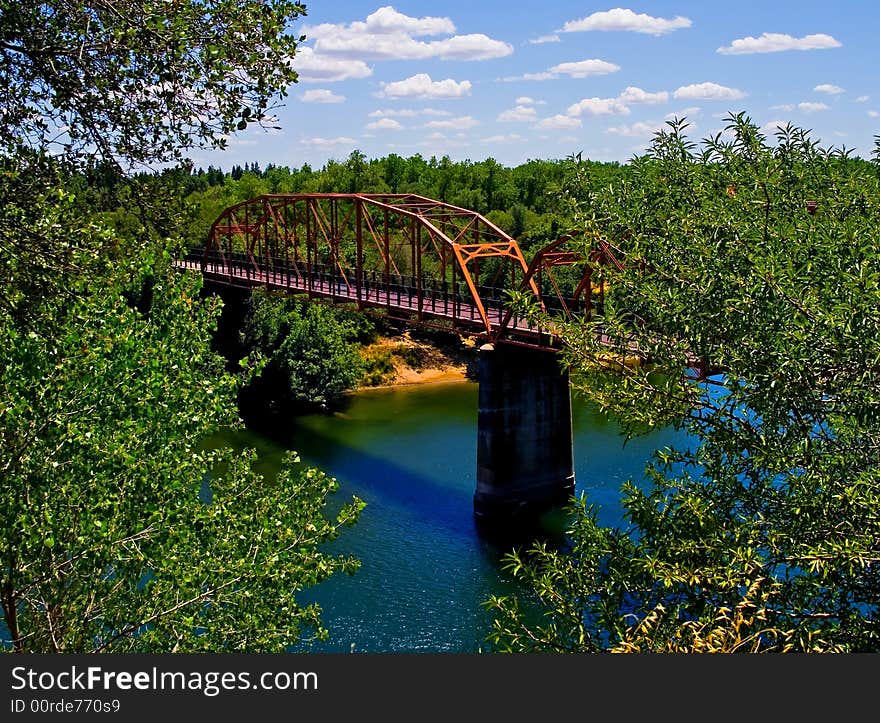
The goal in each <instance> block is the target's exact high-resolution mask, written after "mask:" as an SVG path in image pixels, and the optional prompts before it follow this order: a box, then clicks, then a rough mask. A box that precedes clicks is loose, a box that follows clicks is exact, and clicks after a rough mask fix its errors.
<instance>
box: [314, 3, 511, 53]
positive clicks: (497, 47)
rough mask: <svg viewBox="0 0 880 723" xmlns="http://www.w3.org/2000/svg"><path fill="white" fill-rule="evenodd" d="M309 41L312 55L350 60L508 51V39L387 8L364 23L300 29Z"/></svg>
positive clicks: (321, 25) (433, 18)
mask: <svg viewBox="0 0 880 723" xmlns="http://www.w3.org/2000/svg"><path fill="white" fill-rule="evenodd" d="M303 32H304V33H305V35H306V37H308V38H309V40H312V41H314V49H315V52H316V53H319V54H321V55H324V56H330V57H337V58H348V59H355V60H424V59H426V58H441V59H444V60H487V59H489V58H501V57H504V56H506V55H510V54H511V53H512V52H513V46H511V45H510V44H509V43H505V42H502V41H500V40H495V39H493V38H490V37H488V36H487V35H484V34H482V33H474V34H470V35H453V33H455V25H454V23H453V22H452V20H450V19H449V18H440V17H422V18H414V17H410V16H408V15H404V14H403V13H400V12H398V11H397V10H395V9H394V8H393V7H391V6H386V7H382V8H379V9H378V10H377V11H376V12H374V13H372V14H371V15H368V16H367V19H366V21H361V22H354V23H350V24H348V25H339V24H334V23H322V24H320V25H315V26H313V27H306V28H304V29H303ZM442 35H451V37H448V38H443V39H441V40H427V41H426V40H418V39H417V38H420V37H426V36H442Z"/></svg>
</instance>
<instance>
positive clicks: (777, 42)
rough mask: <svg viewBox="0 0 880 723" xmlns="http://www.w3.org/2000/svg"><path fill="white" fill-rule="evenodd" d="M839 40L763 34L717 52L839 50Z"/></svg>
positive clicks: (821, 35)
mask: <svg viewBox="0 0 880 723" xmlns="http://www.w3.org/2000/svg"><path fill="white" fill-rule="evenodd" d="M840 46H841V43H840V41H839V40H836V39H835V38H833V37H831V36H830V35H825V34H824V33H817V34H815V35H805V36H804V37H802V38H795V37H793V36H791V35H786V34H785V33H763V34H762V35H761V37H760V38H755V37H752V36H751V35H749V36H747V37H745V38H737V39H736V40H734V41H733V42H732V43H731V44H730V45H727V46H722V47H720V48H718V50H717V51H716V52H718V53H721V54H722V55H747V54H750V53H778V52H780V51H783V50H821V49H824V48H839V47H840Z"/></svg>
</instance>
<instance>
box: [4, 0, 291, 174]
mask: <svg viewBox="0 0 880 723" xmlns="http://www.w3.org/2000/svg"><path fill="white" fill-rule="evenodd" d="M0 8H2V12H0V57H2V62H0V87H2V89H3V90H2V94H3V95H2V99H3V102H2V103H0V148H4V149H6V150H7V152H8V151H9V150H10V149H15V148H17V147H18V146H19V145H20V144H21V143H22V142H25V143H26V144H27V145H29V146H30V147H32V148H45V147H49V148H51V149H53V150H54V151H55V152H56V153H57V152H58V151H59V150H60V151H61V152H62V153H63V154H64V155H65V156H67V157H68V158H70V157H74V156H76V157H82V156H90V155H93V154H94V153H97V154H98V155H99V156H100V157H101V158H103V159H104V160H105V161H117V162H118V161H125V162H129V163H150V162H153V161H170V160H175V159H178V158H180V157H181V156H182V154H183V153H184V152H185V151H186V150H187V149H190V148H192V147H193V146H194V145H198V144H201V143H208V144H210V145H215V146H223V145H224V144H225V142H226V141H225V136H226V134H228V133H231V132H233V131H235V130H236V129H238V130H242V129H244V128H246V127H247V125H248V124H251V123H255V124H267V123H271V122H272V119H271V118H270V117H269V115H268V111H269V110H270V109H271V105H270V104H271V103H272V102H273V101H274V100H275V99H276V98H277V97H278V96H279V95H280V96H284V95H285V94H286V90H287V86H288V85H289V84H290V83H292V82H294V81H295V80H296V72H295V71H294V70H293V68H292V65H291V60H292V58H293V55H294V52H295V50H296V45H297V42H298V41H300V40H301V39H302V38H299V37H297V36H295V35H292V34H291V33H290V32H289V29H288V26H289V24H290V23H292V21H294V20H296V19H297V18H298V17H299V16H301V15H304V14H305V7H304V6H303V5H302V4H301V3H299V2H292V1H291V0H267V1H266V2H237V1H236V0H207V1H205V2H202V1H200V0H184V1H183V2H174V3H167V2H140V1H139V2H132V1H131V0H124V1H123V2H120V1H119V0H85V1H84V0H79V1H77V0H54V1H53V2H34V0H25V1H24V2H18V1H16V2H9V1H8V0H3V2H2V5H0Z"/></svg>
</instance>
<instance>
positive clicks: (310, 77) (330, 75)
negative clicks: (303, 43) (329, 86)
mask: <svg viewBox="0 0 880 723" xmlns="http://www.w3.org/2000/svg"><path fill="white" fill-rule="evenodd" d="M293 67H294V69H295V70H296V72H297V73H299V79H300V80H301V81H302V82H304V83H332V82H336V81H340V80H349V79H352V78H367V77H369V76H371V75H372V74H373V69H372V68H370V66H368V65H367V64H366V63H365V62H364V61H362V60H343V59H340V58H327V57H323V56H319V55H316V54H315V51H314V50H312V48H299V49H298V50H297V51H296V55H295V56H294V57H293Z"/></svg>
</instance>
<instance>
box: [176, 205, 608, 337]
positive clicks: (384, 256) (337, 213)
mask: <svg viewBox="0 0 880 723" xmlns="http://www.w3.org/2000/svg"><path fill="white" fill-rule="evenodd" d="M572 241H573V238H572V237H571V236H563V237H562V238H560V239H558V240H556V241H554V242H553V243H551V244H549V245H548V246H545V247H544V248H542V249H540V250H539V251H538V252H537V253H536V254H535V255H534V256H533V258H532V261H531V263H526V259H525V258H524V256H523V252H522V250H521V248H520V246H519V244H518V243H517V242H516V240H515V239H513V238H512V237H511V236H510V235H508V234H507V233H506V232H504V231H503V230H502V229H500V228H499V227H498V226H497V225H496V224H494V223H492V222H491V221H490V220H489V219H487V218H485V217H484V216H483V215H481V214H479V213H477V212H475V211H471V210H468V209H465V208H460V207H458V206H454V205H451V204H448V203H444V202H442V201H435V200H433V199H430V198H425V197H424V196H418V195H415V194H365V193H298V194H265V195H262V196H257V197H255V198H252V199H249V200H247V201H242V202H240V203H237V204H235V205H233V206H230V207H228V208H226V209H225V210H224V211H222V212H221V213H220V215H219V216H218V217H217V218H216V220H215V221H214V222H213V223H212V224H211V228H210V230H209V233H208V236H207V239H206V242H205V245H204V248H203V250H202V251H201V253H200V254H198V253H191V254H190V255H189V256H188V257H187V258H186V259H185V260H183V261H182V262H181V264H180V265H181V266H184V267H189V268H198V269H200V270H201V271H202V273H203V275H204V276H205V277H206V278H209V279H211V280H213V281H217V282H220V283H225V284H229V285H233V286H243V287H250V288H252V287H255V286H260V285H265V286H267V287H268V288H275V289H279V290H286V291H287V292H289V293H305V294H308V295H309V297H314V298H324V299H329V300H331V301H333V302H336V303H339V302H342V303H352V304H356V305H357V306H358V308H361V309H365V310H366V309H369V308H371V307H372V308H382V309H384V310H385V313H386V314H387V315H388V316H390V317H392V318H400V319H403V320H405V321H408V322H414V323H417V324H421V325H425V326H440V327H443V328H450V327H451V328H453V329H456V330H459V331H461V332H463V333H466V334H469V335H472V336H476V337H478V338H481V339H483V340H485V341H490V342H493V343H494V342H498V341H503V342H506V343H513V344H523V345H526V346H537V347H540V348H545V349H547V348H553V347H554V333H553V330H552V329H547V328H541V327H539V326H537V325H536V323H535V322H531V321H529V320H528V319H527V318H523V316H522V315H521V314H519V312H518V311H517V309H516V307H515V306H514V305H511V303H510V292H518V293H519V294H520V295H525V296H527V297H533V298H534V299H535V301H536V302H537V303H538V305H539V306H540V308H542V309H543V310H545V311H550V312H552V313H553V314H560V315H562V316H565V317H571V316H574V315H580V316H586V317H589V315H590V314H591V313H592V311H593V309H595V308H597V307H598V308H601V305H602V299H603V293H604V288H605V287H604V283H603V282H602V280H601V269H602V267H603V266H604V265H608V264H614V265H617V266H618V267H619V266H620V262H619V261H618V260H617V257H616V256H615V254H614V251H615V250H614V249H612V247H610V246H609V245H608V244H607V243H606V242H605V241H604V240H602V239H596V240H595V242H594V244H593V245H592V247H590V248H589V249H587V250H586V251H584V250H583V248H577V247H579V246H580V247H582V246H583V245H582V244H573V243H572Z"/></svg>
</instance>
